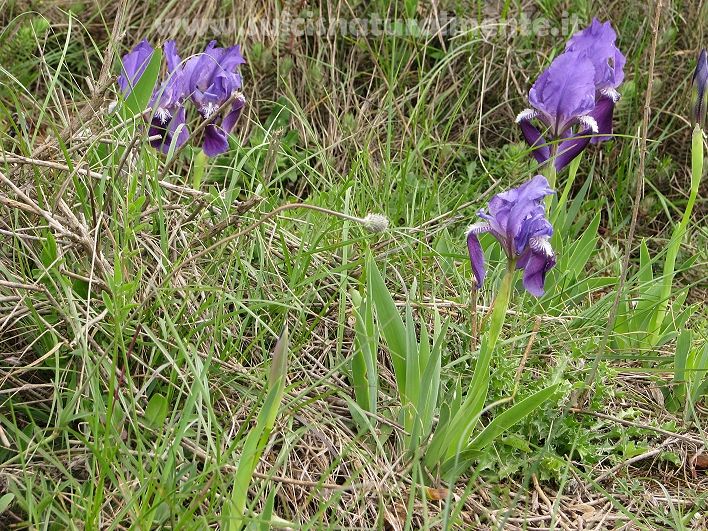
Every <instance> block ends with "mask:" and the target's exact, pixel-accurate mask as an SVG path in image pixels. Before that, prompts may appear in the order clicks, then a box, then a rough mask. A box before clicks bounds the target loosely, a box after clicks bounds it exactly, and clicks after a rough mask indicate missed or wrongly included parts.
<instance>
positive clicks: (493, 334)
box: [486, 260, 516, 357]
mask: <svg viewBox="0 0 708 531" xmlns="http://www.w3.org/2000/svg"><path fill="white" fill-rule="evenodd" d="M515 273H516V260H509V263H508V265H507V270H506V274H505V275H504V278H503V279H502V281H501V285H500V286H499V291H498V292H497V296H496V298H495V299H494V304H493V308H492V317H491V321H490V323H489V335H488V340H487V342H486V347H487V348H488V349H489V351H490V357H491V352H493V351H494V347H495V346H496V344H497V340H498V339H499V335H500V334H501V330H502V327H503V326H504V320H505V319H506V313H507V310H508V309H509V301H510V300H511V287H512V286H513V285H514V274H515Z"/></svg>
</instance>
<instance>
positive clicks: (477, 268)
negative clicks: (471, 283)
mask: <svg viewBox="0 0 708 531" xmlns="http://www.w3.org/2000/svg"><path fill="white" fill-rule="evenodd" d="M477 234H478V232H474V231H472V230H470V231H469V232H468V233H467V250H468V251H469V253H470V264H471V265H472V272H473V273H474V278H475V282H476V284H477V288H480V287H481V286H482V284H483V283H484V277H485V274H486V272H485V269H484V251H483V250H482V245H481V244H480V243H479V238H478V237H477Z"/></svg>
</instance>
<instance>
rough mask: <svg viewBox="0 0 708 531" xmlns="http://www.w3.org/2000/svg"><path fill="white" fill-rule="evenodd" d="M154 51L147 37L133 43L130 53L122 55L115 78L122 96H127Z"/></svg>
mask: <svg viewBox="0 0 708 531" xmlns="http://www.w3.org/2000/svg"><path fill="white" fill-rule="evenodd" d="M154 51H155V50H153V48H152V46H150V43H149V42H148V41H147V39H143V40H142V41H140V42H139V43H138V44H136V45H135V48H133V49H132V50H131V51H130V53H128V54H126V55H124V56H123V59H122V63H123V65H122V68H121V73H120V75H119V76H118V80H117V81H118V86H119V87H120V89H121V90H122V91H123V96H126V97H127V96H128V95H129V94H130V93H131V92H132V90H133V87H134V86H135V84H136V83H137V82H138V79H140V76H142V75H143V72H145V69H146V68H147V66H148V64H149V63H150V59H151V58H152V53H153V52H154Z"/></svg>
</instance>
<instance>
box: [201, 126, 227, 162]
mask: <svg viewBox="0 0 708 531" xmlns="http://www.w3.org/2000/svg"><path fill="white" fill-rule="evenodd" d="M228 149H229V142H228V140H227V138H226V132H225V131H224V130H223V129H222V128H221V127H219V126H217V125H215V124H209V125H207V126H206V129H205V130H204V153H206V154H207V155H208V156H209V157H215V156H216V155H221V154H222V153H224V152H226V151H228Z"/></svg>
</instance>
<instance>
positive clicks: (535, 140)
mask: <svg viewBox="0 0 708 531" xmlns="http://www.w3.org/2000/svg"><path fill="white" fill-rule="evenodd" d="M519 126H520V127H521V133H522V134H523V135H524V138H525V139H526V143H527V144H528V145H529V146H530V147H531V148H532V151H531V154H532V155H533V157H534V158H535V159H536V160H537V161H538V163H539V164H543V163H544V162H546V161H547V160H548V158H549V157H550V156H551V150H550V148H549V146H548V144H547V143H546V139H545V138H543V135H542V134H541V132H540V131H539V130H538V129H537V128H536V127H535V126H534V125H533V124H532V123H531V122H530V121H528V120H520V121H519Z"/></svg>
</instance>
